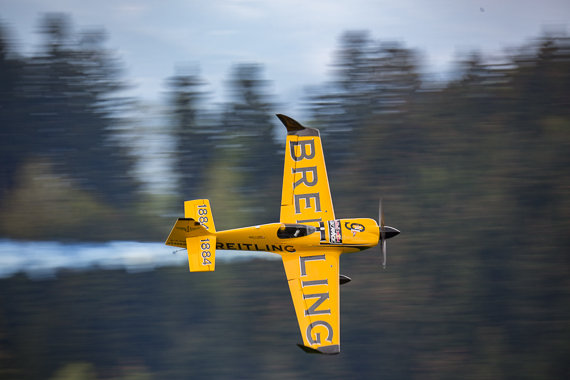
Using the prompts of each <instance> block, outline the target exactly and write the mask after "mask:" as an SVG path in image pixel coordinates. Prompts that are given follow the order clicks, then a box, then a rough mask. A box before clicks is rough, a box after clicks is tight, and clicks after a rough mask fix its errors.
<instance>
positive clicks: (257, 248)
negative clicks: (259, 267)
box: [254, 244, 263, 251]
mask: <svg viewBox="0 0 570 380" xmlns="http://www.w3.org/2000/svg"><path fill="white" fill-rule="evenodd" d="M254 245H255V250H256V251H263V249H259V247H258V246H257V244H254Z"/></svg>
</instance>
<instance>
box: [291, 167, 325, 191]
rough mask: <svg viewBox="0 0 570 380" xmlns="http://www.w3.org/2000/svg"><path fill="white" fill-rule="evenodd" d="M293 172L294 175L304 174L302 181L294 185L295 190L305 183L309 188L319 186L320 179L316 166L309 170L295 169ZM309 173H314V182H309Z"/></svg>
mask: <svg viewBox="0 0 570 380" xmlns="http://www.w3.org/2000/svg"><path fill="white" fill-rule="evenodd" d="M292 172H293V174H297V173H301V174H302V176H301V179H299V180H297V181H296V182H295V183H294V184H293V189H294V188H296V187H297V186H299V185H300V184H302V183H304V184H305V185H306V186H307V187H311V186H315V185H316V184H317V182H318V181H319V178H318V176H317V167H316V166H312V167H309V168H293V169H292ZM307 172H310V173H312V175H313V180H312V181H309V180H307Z"/></svg>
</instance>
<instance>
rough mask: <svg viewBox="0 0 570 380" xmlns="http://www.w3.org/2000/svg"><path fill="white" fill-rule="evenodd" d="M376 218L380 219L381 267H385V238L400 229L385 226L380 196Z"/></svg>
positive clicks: (392, 235)
mask: <svg viewBox="0 0 570 380" xmlns="http://www.w3.org/2000/svg"><path fill="white" fill-rule="evenodd" d="M378 214H379V215H378V219H379V220H380V226H379V228H378V230H379V232H380V233H379V235H380V241H379V243H380V245H381V247H382V268H384V269H386V239H390V238H393V237H394V236H396V235H398V234H399V233H400V231H398V230H397V229H395V228H394V227H390V226H386V225H385V223H384V210H382V198H380V206H379V209H378Z"/></svg>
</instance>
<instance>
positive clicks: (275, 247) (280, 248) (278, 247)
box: [271, 245, 283, 252]
mask: <svg viewBox="0 0 570 380" xmlns="http://www.w3.org/2000/svg"><path fill="white" fill-rule="evenodd" d="M271 250H272V251H273V252H275V251H279V252H283V247H282V246H280V245H272V246H271Z"/></svg>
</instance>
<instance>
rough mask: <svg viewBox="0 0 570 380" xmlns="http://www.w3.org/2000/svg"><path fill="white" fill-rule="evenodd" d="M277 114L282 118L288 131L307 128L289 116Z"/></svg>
mask: <svg viewBox="0 0 570 380" xmlns="http://www.w3.org/2000/svg"><path fill="white" fill-rule="evenodd" d="M276 116H277V117H278V118H279V120H281V122H282V123H283V125H284V126H285V128H287V132H297V131H302V130H303V129H306V128H305V127H304V126H302V125H301V123H299V122H298V121H297V120H293V119H291V118H290V117H289V116H285V115H282V114H277V115H276Z"/></svg>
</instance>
